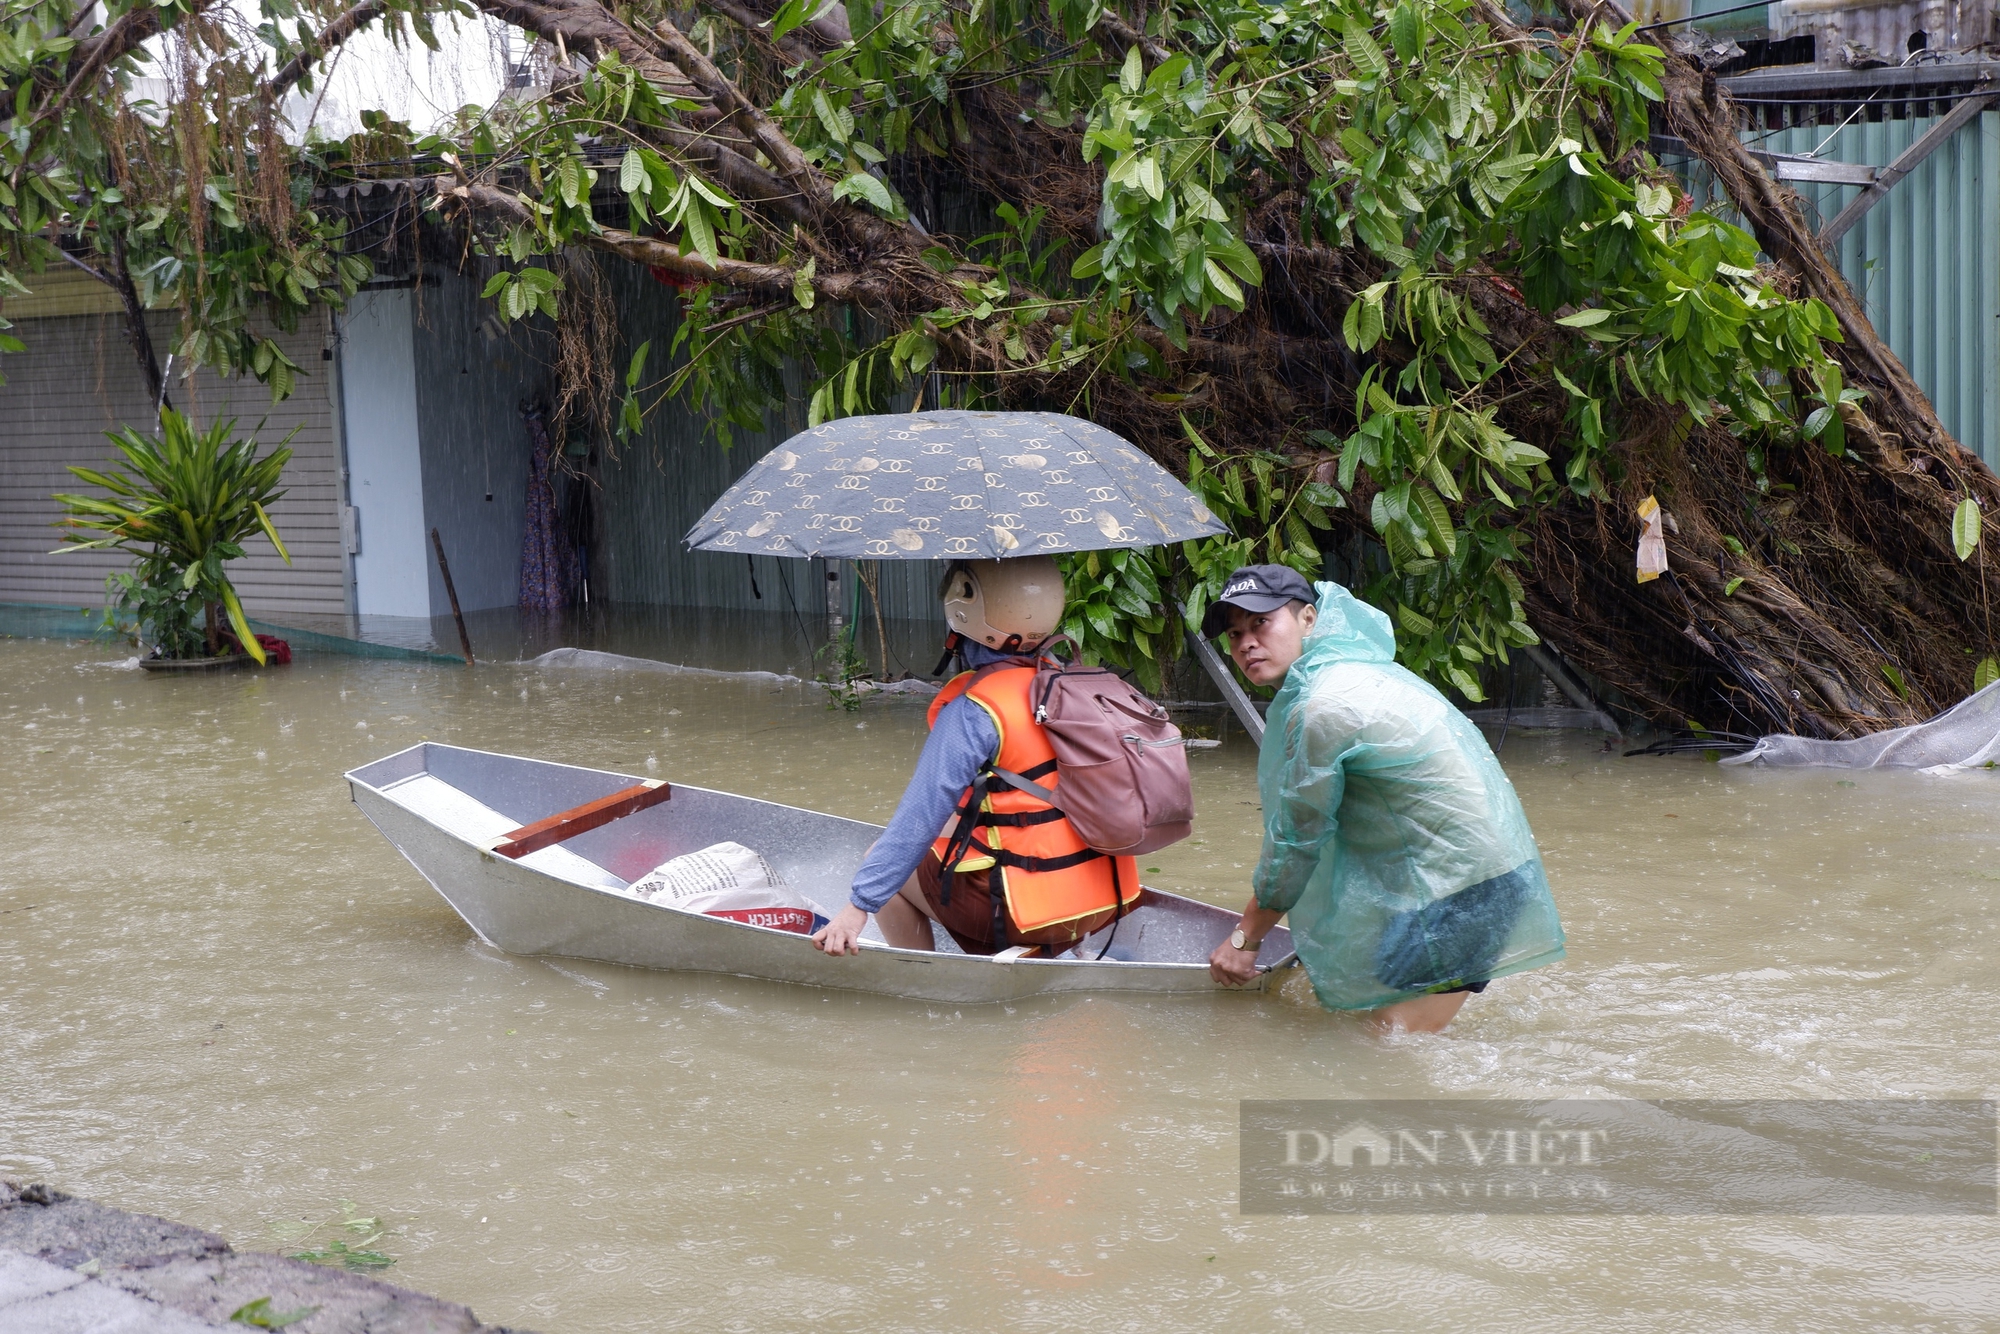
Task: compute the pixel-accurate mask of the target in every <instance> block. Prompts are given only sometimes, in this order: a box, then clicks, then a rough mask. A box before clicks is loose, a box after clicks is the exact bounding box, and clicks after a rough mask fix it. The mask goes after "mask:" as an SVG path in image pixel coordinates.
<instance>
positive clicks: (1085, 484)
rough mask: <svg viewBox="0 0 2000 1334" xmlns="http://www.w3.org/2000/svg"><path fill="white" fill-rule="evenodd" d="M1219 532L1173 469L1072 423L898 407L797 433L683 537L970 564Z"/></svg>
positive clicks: (756, 550)
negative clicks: (896, 410) (885, 413)
mask: <svg viewBox="0 0 2000 1334" xmlns="http://www.w3.org/2000/svg"><path fill="white" fill-rule="evenodd" d="M1227 531H1228V529H1226V528H1225V527H1223V525H1222V524H1220V523H1218V522H1217V521H1216V518H1215V516H1214V515H1213V514H1211V513H1209V511H1208V507H1207V506H1205V505H1203V504H1202V503H1201V501H1200V500H1199V499H1198V498H1196V496H1195V495H1194V493H1193V492H1191V491H1189V490H1188V489H1187V487H1185V486H1183V485H1182V484H1181V483H1180V482H1178V481H1176V480H1175V479H1174V477H1173V475H1172V474H1171V473H1169V472H1167V471H1166V470H1165V469H1164V468H1162V467H1160V465H1159V464H1157V463H1155V462H1153V461H1152V460H1151V459H1149V458H1147V457H1146V456H1145V455H1144V454H1142V453H1141V452H1140V451H1139V450H1138V449H1137V448H1136V447H1134V446H1133V445H1131V444H1128V443H1127V442H1125V441H1124V440H1121V439H1119V438H1118V437H1117V436H1115V435H1113V434H1112V433H1111V432H1109V431H1107V430H1105V429H1104V428H1103V427H1101V426H1096V425H1093V424H1092V423H1090V422H1087V421H1083V420H1082V419H1080V418H1077V417H1065V416H1063V415H1062V414H1061V413H1056V412H915V413H908V412H906V413H898V414H893V415H888V416H880V417H845V418H842V419H841V420H839V421H833V422H828V423H826V424H825V425H824V426H816V427H814V428H813V429H811V430H809V431H804V432H801V433H800V434H798V435H795V436H793V437H792V438H791V439H790V440H787V441H786V442H785V443H784V444H783V445H781V446H779V447H778V448H777V449H774V450H772V451H771V452H770V453H769V454H766V455H765V456H764V457H763V458H762V459H761V460H759V461H758V462H757V464H756V465H755V466H754V467H752V468H751V469H750V471H748V472H746V473H744V474H743V476H742V477H740V478H738V479H737V481H736V484H735V485H734V486H732V487H730V488H729V490H727V491H725V492H724V493H723V495H722V498H721V499H720V500H718V501H716V502H715V504H713V505H711V506H710V507H709V510H708V513H706V514H704V515H702V517H701V521H700V522H699V523H697V524H695V526H694V527H693V528H692V529H690V530H689V532H688V535H687V539H686V540H687V544H688V545H689V546H691V547H693V548H694V549H696V550H697V551H740V552H746V553H749V554H753V555H765V556H833V557H843V558H847V559H861V560H977V559H982V558H997V557H1002V556H1029V555H1044V554H1052V553H1060V552H1065V551H1095V550H1101V549H1104V548H1107V547H1150V546H1158V545H1159V544H1161V543H1163V542H1181V541H1186V540H1187V539H1189V538H1196V537H1207V536H1210V535H1212V534H1215V533H1224V532H1227Z"/></svg>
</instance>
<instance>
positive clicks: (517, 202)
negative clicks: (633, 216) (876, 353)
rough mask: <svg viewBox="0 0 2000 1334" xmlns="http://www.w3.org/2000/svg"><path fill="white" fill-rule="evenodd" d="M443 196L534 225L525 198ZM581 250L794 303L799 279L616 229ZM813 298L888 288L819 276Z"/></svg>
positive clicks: (465, 190)
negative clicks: (604, 254) (689, 250)
mask: <svg viewBox="0 0 2000 1334" xmlns="http://www.w3.org/2000/svg"><path fill="white" fill-rule="evenodd" d="M439 193H440V194H441V195H442V196H443V197H445V198H447V199H455V200H457V201H459V202H460V203H461V204H462V205H463V206H464V207H466V208H468V209H471V210H473V211H475V212H477V213H480V214H483V215H485V216H487V217H490V218H493V219H495V220H497V221H501V222H506V223H512V224H521V225H530V224H532V223H533V222H534V212H533V210H532V209H531V208H530V206H529V205H528V204H527V202H526V201H524V200H523V199H522V198H521V196H519V195H518V194H515V193H513V192H512V191H509V190H501V189H497V188H495V187H493V186H489V185H470V184H467V185H457V186H447V185H446V184H445V183H443V182H440V183H439ZM576 243H577V244H579V245H583V246H588V247H589V248H591V249H592V250H601V251H604V252H605V253H606V254H611V255H617V256H618V257H620V258H621V259H627V260H630V261H631V262H633V263H634V264H644V265H646V266H647V267H649V268H656V269H665V270H666V271H667V272H669V273H677V274H681V275H684V276H686V277H689V278H696V279H699V280H700V281H702V282H715V283H721V284H723V285H724V286H726V287H734V288H736V289H738V290H740V291H745V292H755V293H758V294H760V295H763V296H770V297H780V298H783V299H785V300H788V301H789V300H790V299H792V295H793V292H794V291H795V290H796V289H795V284H796V282H797V278H798V275H797V273H796V272H795V271H794V270H792V269H788V268H786V267H785V266H784V265H782V264H757V263H753V262H752V261H749V260H742V259H731V258H729V257H728V256H719V257H718V258H717V259H716V261H715V262H714V263H712V264H711V263H710V262H709V261H708V260H706V259H704V258H702V257H701V256H700V255H690V254H687V253H685V252H683V251H682V250H681V248H680V247H679V246H677V245H674V244H672V243H671V242H667V241H662V240H659V239H658V238H656V237H651V236H639V235H637V234H635V233H633V232H628V231H622V230H620V229H618V228H615V227H605V228H602V229H600V230H599V231H597V232H595V233H592V234H591V235H588V236H581V237H578V238H577V242H576ZM812 288H813V291H814V292H815V293H817V294H818V295H820V296H822V297H825V298H826V299H828V300H830V301H864V302H865V301H880V300H881V299H882V297H883V295H884V284H883V281H882V280H881V279H880V278H877V277H874V276H873V275H862V274H854V273H820V274H815V275H814V277H813V279H812Z"/></svg>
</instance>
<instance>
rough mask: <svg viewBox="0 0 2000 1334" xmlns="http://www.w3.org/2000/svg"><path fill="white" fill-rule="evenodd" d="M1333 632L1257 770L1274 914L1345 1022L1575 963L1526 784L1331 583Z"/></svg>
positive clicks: (1328, 608)
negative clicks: (1349, 1015) (1564, 960)
mask: <svg viewBox="0 0 2000 1334" xmlns="http://www.w3.org/2000/svg"><path fill="white" fill-rule="evenodd" d="M1318 610H1319V623H1318V624H1317V625H1316V626H1315V627H1314V628H1313V631H1312V633H1311V634H1310V635H1309V636H1308V637H1307V639H1306V643H1305V652H1304V653H1303V654H1302V655H1301V656H1300V658H1299V660H1298V661H1297V662H1296V663H1294V664H1293V665H1292V669H1291V671H1290V672H1289V673H1288V674H1287V675H1286V677H1285V683H1284V685H1283V687H1282V688H1281V689H1280V690H1279V691H1278V696H1277V698H1276V699H1275V700H1273V701H1272V702H1271V709H1270V713H1269V715H1268V719H1267V726H1266V731H1265V734H1264V744H1263V749H1262V751H1261V753H1260V755H1259V757H1258V764H1257V785H1258V789H1259V795H1260V796H1261V797H1262V798H1263V805H1264V850H1263V855H1262V856H1261V857H1260V858H1259V860H1258V863H1257V871H1256V875H1255V877H1254V881H1253V883H1254V885H1255V888H1256V891H1257V899H1258V902H1259V903H1261V904H1263V906H1265V907H1267V908H1278V909H1283V910H1285V911H1287V912H1289V913H1290V915H1291V928H1292V941H1293V943H1294V944H1295V945H1296V946H1297V947H1298V951H1299V960H1300V962H1301V963H1303V964H1304V965H1305V969H1306V973H1307V975H1308V976H1309V977H1310V978H1311V979H1312V984H1313V990H1314V991H1315V992H1316V993H1317V995H1318V996H1319V999H1320V1003H1321V1004H1323V1005H1325V1006H1327V1007H1328V1008H1329V1009H1337V1010H1368V1009H1374V1008H1376V1007H1378V1006H1382V1005H1388V1004H1391V1003H1393V1002H1395V1001H1399V1000H1406V999H1409V998H1410V997H1412V996H1417V995H1422V994H1424V993H1426V992H1431V991H1444V990H1450V989H1452V988H1455V987H1459V986H1464V985H1468V984H1472V983H1478V982H1484V981H1486V980H1488V979H1490V978H1495V977H1499V976H1501V975H1503V974H1506V973H1515V972H1519V971H1521V970H1522V969H1525V968H1534V967H1538V966H1540V965H1542V964H1545V963H1550V962H1553V961H1554V960H1556V959H1560V958H1561V957H1562V956H1563V933H1562V926H1561V924H1560V922H1559V921H1558V919H1557V916H1556V905H1555V900H1554V899H1553V898H1552V897H1550V894H1549V885H1548V878H1547V877H1546V876H1545V875H1544V874H1543V872H1542V859H1541V855H1540V853H1539V852H1538V851H1537V850H1536V848H1535V837H1534V834H1533V833H1532V832H1531V831H1530V830H1529V828H1528V819H1527V816H1526V815H1525V814H1523V813H1522V810H1521V803H1520V800H1519V799H1518V798H1517V797H1516V796H1515V795H1514V787H1513V784H1511V783H1510V782H1508V781H1507V775H1506V773H1505V772H1504V771H1502V769H1501V768H1500V762H1499V761H1498V760H1497V759H1495V758H1494V756H1493V751H1492V749H1491V747H1489V746H1488V745H1487V744H1486V738H1485V737H1484V736H1482V735H1481V734H1480V732H1479V729H1478V727H1477V726H1475V725H1474V724H1473V723H1472V722H1471V721H1470V720H1469V719H1468V718H1466V716H1465V715H1464V714H1462V713H1460V712H1459V711H1458V710H1457V709H1455V708H1453V707H1452V705H1451V703H1450V702H1449V701H1448V700H1446V699H1445V697H1444V696H1443V695H1441V694H1439V693H1438V692H1437V691H1436V690H1434V689H1433V688H1431V687H1430V686H1429V685H1427V684H1425V683H1424V682H1423V681H1422V680H1420V679H1418V678H1417V677H1416V676H1415V675H1413V674H1412V673H1411V672H1409V671H1408V670H1407V669H1405V668H1403V667H1401V666H1398V665H1397V664H1396V662H1395V652H1396V642H1395V634H1394V632H1393V631H1392V630H1391V629H1390V627H1389V618H1388V617H1387V616H1385V615H1383V614H1382V613H1381V612H1380V611H1377V610H1376V609H1375V608H1373V607H1370V606H1368V605H1367V604H1366V603H1363V602H1361V601H1359V600H1358V599H1356V598H1355V597H1354V596H1353V595H1352V594H1350V593H1349V592H1348V591H1347V590H1346V589H1344V588H1341V587H1340V586H1339V585H1337V584H1330V583H1323V584H1320V585H1319V608H1318Z"/></svg>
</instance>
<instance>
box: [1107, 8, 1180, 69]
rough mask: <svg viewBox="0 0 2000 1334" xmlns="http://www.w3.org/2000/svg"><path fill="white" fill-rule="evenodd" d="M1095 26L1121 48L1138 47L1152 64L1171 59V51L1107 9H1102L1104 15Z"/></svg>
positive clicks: (1162, 63) (1162, 62) (1163, 62)
mask: <svg viewBox="0 0 2000 1334" xmlns="http://www.w3.org/2000/svg"><path fill="white" fill-rule="evenodd" d="M1097 26H1098V27H1099V28H1101V29H1103V31H1104V33H1105V35H1107V36H1108V37H1110V38H1111V40H1112V41H1114V42H1117V43H1118V45H1119V46H1120V47H1121V48H1122V49H1124V50H1127V51H1129V50H1131V49H1132V48H1133V47H1135V46H1136V47H1138V48H1139V53H1140V54H1141V55H1143V56H1145V57H1146V59H1147V60H1148V61H1150V62H1151V63H1153V64H1154V65H1164V64H1165V63H1166V62H1167V61H1169V60H1171V59H1173V54H1174V53H1173V52H1171V51H1169V50H1167V48H1166V47H1164V46H1161V45H1160V44H1159V43H1158V42H1156V41H1154V40H1153V39H1152V38H1150V37H1148V36H1147V35H1146V34H1145V33H1143V32H1140V31H1139V30H1138V29H1137V28H1135V27H1133V26H1132V25H1131V24H1129V23H1127V22H1126V21H1125V20H1124V19H1122V18H1120V17H1119V16H1118V15H1117V14H1114V13H1113V12H1112V11H1110V10H1109V9H1107V10H1105V11H1104V17H1103V18H1101V19H1099V20H1098V21H1097Z"/></svg>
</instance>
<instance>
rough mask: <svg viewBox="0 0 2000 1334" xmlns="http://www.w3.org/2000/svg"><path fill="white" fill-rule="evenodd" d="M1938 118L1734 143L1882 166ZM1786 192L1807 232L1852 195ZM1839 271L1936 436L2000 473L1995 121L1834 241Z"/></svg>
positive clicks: (1970, 133)
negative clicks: (1924, 398)
mask: <svg viewBox="0 0 2000 1334" xmlns="http://www.w3.org/2000/svg"><path fill="white" fill-rule="evenodd" d="M1948 110H1949V107H1948V106H1942V105H1941V106H1939V107H1938V114H1937V115H1934V116H1906V117H1901V118H1893V119H1892V118H1886V117H1885V118H1883V119H1880V120H1874V121H1869V120H1865V119H1863V118H1861V117H1860V116H1856V117H1855V118H1854V119H1853V120H1852V121H1851V122H1849V123H1847V124H1845V125H1841V124H1838V123H1836V124H1833V125H1790V126H1785V127H1783V128H1774V129H1754V130H1749V131H1746V132H1745V134H1744V136H1743V138H1744V142H1745V143H1747V144H1749V145H1750V146H1751V147H1753V148H1757V149H1761V150H1763V151H1766V152H1772V153H1794V154H1801V155H1816V156H1818V157H1820V158H1822V159H1825V160H1827V161H1830V162H1847V163H1862V164H1866V165H1868V166H1875V167H1881V166H1886V165H1888V164H1889V163H1891V162H1893V161H1894V160H1895V159H1896V156H1897V155H1898V154H1899V153H1901V152H1902V151H1903V150H1904V149H1906V148H1908V147H1909V146H1910V145H1911V144H1912V143H1914V142H1915V141H1916V140H1917V139H1918V138H1920V137H1922V135H1923V133H1924V132H1925V131H1926V130H1928V129H1929V128H1930V127H1931V126H1932V125H1934V124H1936V123H1937V121H1938V120H1940V119H1942V118H1943V115H1944V114H1945V113H1946V112H1947V111H1948ZM1689 179H1690V185H1691V189H1692V192H1693V193H1694V195H1695V200H1696V202H1697V203H1698V204H1701V203H1705V202H1706V201H1707V200H1708V199H1709V198H1710V197H1711V195H1710V179H1709V175H1708V172H1707V170H1706V168H1702V167H1700V166H1699V165H1698V164H1697V166H1696V167H1695V168H1694V169H1693V170H1692V171H1691V174H1690V178H1689ZM1790 184H1791V186H1792V188H1793V189H1795V190H1797V191H1799V193H1800V194H1801V195H1803V196H1804V197H1805V199H1806V201H1807V204H1808V206H1809V210H1810V211H1811V214H1812V216H1813V222H1814V224H1815V226H1818V225H1821V224H1823V223H1825V222H1826V221H1828V220H1830V219H1831V218H1832V217H1833V216H1834V215H1835V214H1837V213H1838V212H1839V211H1840V210H1841V209H1842V208H1843V207H1844V206H1845V205H1846V204H1847V202H1848V201H1849V200H1851V199H1853V198H1854V196H1855V193H1856V191H1857V190H1859V189H1860V188H1861V187H1859V186H1852V185H1822V184H1815V183H1810V182H1804V181H1793V182H1790ZM1840 269H1841V272H1842V273H1844V274H1845V275H1846V276H1847V281H1848V282H1849V283H1850V284H1852V285H1853V287H1854V290H1855V291H1856V292H1857V293H1859V294H1860V295H1861V297H1862V299H1863V300H1864V302H1865V303H1866V305H1867V310H1868V318H1869V319H1870V320H1871V321H1872V322H1873V323H1874V325H1875V329H1876V332H1878V333H1879V334H1881V335H1882V337H1883V338H1884V339H1886V340H1887V342H1888V344H1889V346H1890V347H1891V348H1892V349H1894V351H1895V353H1896V355H1897V356H1899V357H1901V358H1902V359H1903V364H1904V365H1905V366H1907V367H1908V368H1909V370H1910V374H1911V375H1913V376H1914V377H1916V381H1917V383H1918V384H1919V385H1921V386H1922V387H1923V390H1924V392H1925V393H1926V394H1928V395H1930V398H1931V402H1932V403H1933V404H1935V405H1936V407H1937V413H1938V417H1939V419H1940V420H1941V421H1943V423H1944V425H1945V427H1946V429H1947V430H1949V431H1950V432H1951V433H1952V434H1953V435H1954V436H1956V437H1957V438H1958V440H1959V442H1960V443H1962V444H1963V445H1965V447H1966V448H1968V449H1972V450H1976V451H1977V452H1978V453H1979V454H1980V456H1981V457H1983V458H1984V459H1985V460H1986V463H1987V465H1988V466H1989V467H2000V112H1996V111H1987V112H1985V113H1983V114H1982V115H1980V116H1979V117H1978V119H1976V120H1975V121H1973V122H1972V123H1971V124H1969V125H1967V126H1966V127H1965V128H1964V129H1962V130H1960V131H1959V132H1958V133H1957V134H1955V135H1953V136H1952V138H1951V139H1950V140H1949V141H1948V142H1946V143H1945V144H1944V145H1943V146H1942V147H1940V148H1939V149H1938V150H1937V151H1936V152H1934V153H1932V154H1931V155H1930V157H1929V158H1927V159H1925V161H1924V162H1923V163H1922V165H1920V166H1919V167H1918V168H1917V169H1916V170H1915V171H1913V172H1911V173H1910V175H1909V176H1907V177H1905V178H1904V179H1903V180H1902V181H1901V182H1899V183H1898V184H1897V185H1896V186H1895V188H1894V189H1892V190H1890V191H1889V193H1888V196H1887V197H1886V198H1884V199H1883V200H1881V201H1880V202H1879V203H1877V204H1876V205H1875V207H1874V208H1873V209H1871V210H1870V211H1869V212H1868V214H1867V215H1866V216H1865V217H1863V218H1862V220H1861V222H1860V223H1859V224H1857V225H1856V226H1855V227H1854V228H1853V229H1852V230H1850V231H1849V232H1848V233H1847V235H1846V236H1844V237H1842V238H1841V241H1840Z"/></svg>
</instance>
